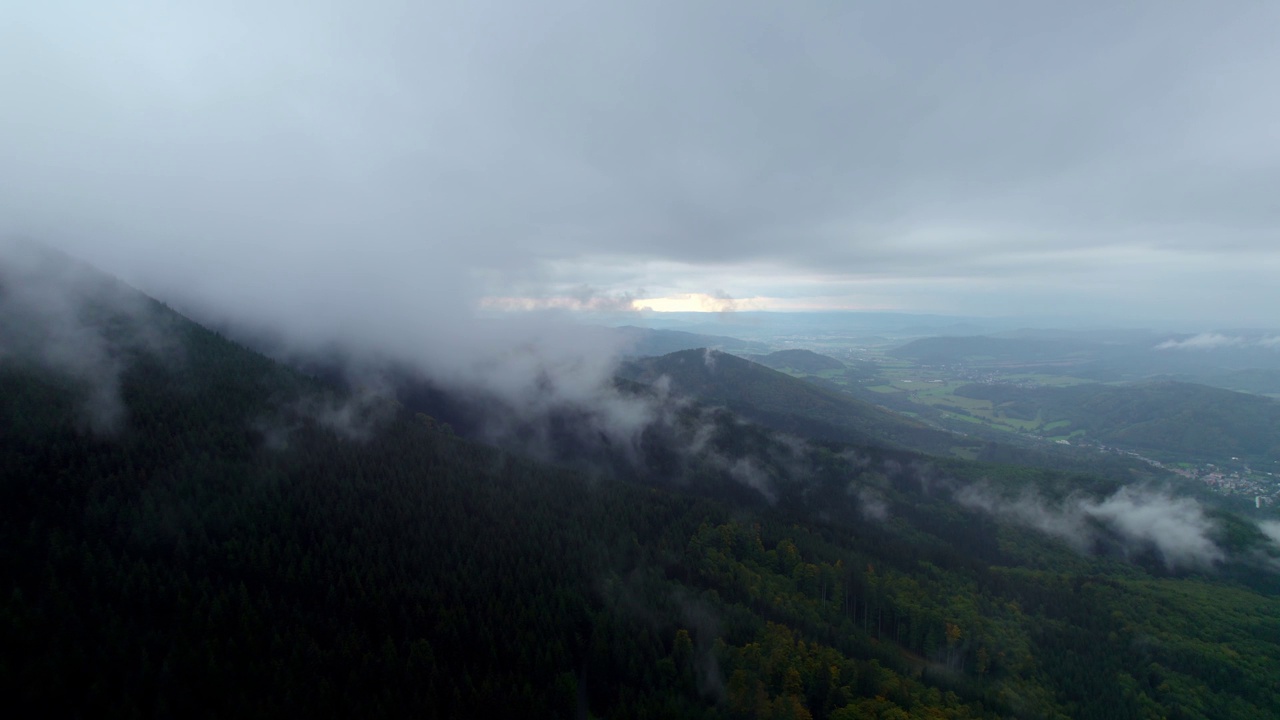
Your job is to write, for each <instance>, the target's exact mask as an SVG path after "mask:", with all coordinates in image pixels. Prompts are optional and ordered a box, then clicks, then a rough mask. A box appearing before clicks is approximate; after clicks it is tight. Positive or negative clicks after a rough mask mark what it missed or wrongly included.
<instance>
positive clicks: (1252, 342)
mask: <svg viewBox="0 0 1280 720" xmlns="http://www.w3.org/2000/svg"><path fill="white" fill-rule="evenodd" d="M1233 347H1236V348H1247V347H1260V348H1269V349H1273V350H1280V335H1264V336H1246V335H1223V334H1221V333H1200V334H1199V335H1192V336H1191V337H1188V338H1182V339H1178V338H1170V339H1169V340H1165V341H1164V342H1162V343H1160V344H1159V345H1156V349H1157V350H1217V349H1220V348H1233Z"/></svg>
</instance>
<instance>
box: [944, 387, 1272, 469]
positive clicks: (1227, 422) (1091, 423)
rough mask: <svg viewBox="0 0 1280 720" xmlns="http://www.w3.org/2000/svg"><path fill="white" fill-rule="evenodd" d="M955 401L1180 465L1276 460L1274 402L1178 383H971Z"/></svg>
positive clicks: (961, 389)
mask: <svg viewBox="0 0 1280 720" xmlns="http://www.w3.org/2000/svg"><path fill="white" fill-rule="evenodd" d="M955 392H956V394H957V395H959V396H962V397H968V398H975V399H980V400H989V401H991V402H992V403H993V404H994V406H995V407H996V408H998V409H999V410H1000V411H1001V412H1004V413H1006V414H1010V415H1012V416H1014V417H1019V418H1022V419H1027V420H1037V421H1038V422H1040V423H1041V425H1042V426H1052V427H1053V428H1054V430H1053V432H1054V433H1055V434H1059V435H1071V434H1079V435H1081V436H1083V437H1084V438H1087V439H1090V440H1094V441H1097V442H1101V443H1105V444H1108V445H1117V446H1121V447H1125V448H1129V449H1133V450H1140V451H1143V452H1148V453H1152V454H1157V455H1159V456H1161V457H1164V458H1171V459H1182V460H1208V461H1221V460H1226V459H1228V458H1230V457H1231V456H1237V457H1241V458H1245V459H1246V460H1257V461H1263V462H1266V463H1267V465H1268V466H1270V465H1271V464H1273V463H1275V462H1276V461H1280V402H1277V401H1276V400H1272V399H1270V398H1264V397H1258V396H1256V395H1248V394H1245V393H1239V392H1233V391H1230V390H1223V389H1221V388H1214V387H1208V386H1205V385H1197V384H1192V383H1184V382H1172V381H1162V382H1151V383H1142V384H1138V385H1125V386H1111V385H1100V384H1084V385H1073V386H1069V387H1038V388H1021V387H1017V386H1014V385H1008V384H999V383H992V384H974V385H966V386H964V387H961V388H958V389H957V390H956V391H955Z"/></svg>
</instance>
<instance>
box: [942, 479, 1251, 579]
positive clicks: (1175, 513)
mask: <svg viewBox="0 0 1280 720" xmlns="http://www.w3.org/2000/svg"><path fill="white" fill-rule="evenodd" d="M955 498H956V500H957V501H959V502H960V503H961V504H962V505H965V506H967V507H971V508H974V509H978V510H982V511H984V512H987V513H990V514H992V515H995V516H997V517H999V518H1003V519H1006V520H1010V521H1013V522H1016V523H1018V524H1020V525H1025V526H1028V527H1031V528H1034V529H1036V530H1039V531H1040V532H1043V533H1045V534H1047V535H1051V536H1053V537H1056V538H1058V539H1060V540H1064V541H1066V542H1067V543H1068V544H1069V545H1071V546H1072V547H1074V548H1075V549H1076V550H1078V551H1080V552H1088V551H1090V550H1092V549H1094V548H1095V547H1097V546H1098V544H1099V543H1101V542H1103V541H1104V540H1105V539H1107V537H1108V536H1113V537H1115V538H1118V539H1120V540H1121V541H1122V542H1123V544H1124V547H1125V550H1126V552H1131V551H1139V550H1142V549H1147V548H1151V549H1154V550H1155V551H1156V552H1157V553H1158V554H1159V555H1160V558H1161V559H1162V560H1163V562H1164V564H1165V566H1166V567H1167V568H1169V569H1171V570H1172V569H1175V568H1206V567H1212V566H1213V565H1214V564H1216V563H1218V562H1221V561H1222V560H1223V559H1224V558H1225V557H1226V555H1225V553H1224V552H1223V550H1222V549H1221V548H1220V547H1218V545H1217V543H1216V542H1214V540H1213V538H1212V535H1213V533H1214V531H1215V526H1214V523H1213V522H1212V521H1211V520H1210V519H1209V518H1208V517H1207V516H1206V515H1205V513H1204V508H1203V506H1201V505H1200V503H1198V502H1196V501H1195V500H1192V499H1190V498H1180V497H1174V496H1172V495H1169V494H1167V493H1164V492H1160V491H1152V490H1146V489H1131V488H1127V487H1125V488H1121V489H1120V490H1118V491H1116V492H1115V493H1114V494H1112V495H1110V496H1108V497H1106V498H1103V499H1101V500H1099V499H1096V498H1085V497H1078V496H1072V497H1068V498H1065V499H1064V500H1062V501H1059V502H1051V501H1048V500H1046V499H1045V498H1044V497H1042V496H1041V495H1039V494H1038V493H1037V492H1036V491H1034V490H1031V491H1027V492H1024V493H1022V494H1020V495H1018V496H1016V497H1007V496H1003V495H1000V494H998V493H996V492H995V491H994V490H992V489H991V488H990V487H989V486H987V485H984V484H977V485H970V486H967V487H964V488H961V489H959V490H957V491H956V492H955Z"/></svg>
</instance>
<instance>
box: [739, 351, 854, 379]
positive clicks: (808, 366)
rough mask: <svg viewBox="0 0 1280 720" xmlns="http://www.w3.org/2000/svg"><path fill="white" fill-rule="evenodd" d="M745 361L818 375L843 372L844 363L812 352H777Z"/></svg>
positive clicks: (748, 357) (751, 357) (752, 357)
mask: <svg viewBox="0 0 1280 720" xmlns="http://www.w3.org/2000/svg"><path fill="white" fill-rule="evenodd" d="M743 357H745V358H746V359H748V360H750V361H751V362H754V363H759V364H761V365H764V366H765V367H771V368H773V369H774V370H797V371H799V372H805V373H818V372H822V371H823V370H843V369H844V363H842V362H840V361H839V360H837V359H835V358H833V357H831V356H829V355H822V354H819V353H816V352H814V351H812V350H799V349H797V350H779V351H777V352H772V353H769V354H768V355H744V356H743Z"/></svg>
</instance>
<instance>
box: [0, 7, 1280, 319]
mask: <svg viewBox="0 0 1280 720" xmlns="http://www.w3.org/2000/svg"><path fill="white" fill-rule="evenodd" d="M4 12H5V14H6V17H5V18H4V22H3V23H0V27H2V28H4V29H3V30H0V48H3V49H0V66H3V67H4V68H6V70H5V72H4V73H3V75H0V90H3V91H4V96H5V97H6V103H5V107H4V108H3V109H2V110H0V137H2V138H4V139H3V140H0V143H3V149H4V156H5V158H6V162H5V169H4V170H2V171H0V217H3V218H5V222H6V223H7V224H8V226H9V227H8V228H7V229H11V230H15V231H22V232H27V233H30V234H34V235H36V236H39V237H43V238H46V239H49V240H51V241H53V242H55V243H59V244H65V245H66V246H67V247H69V248H71V249H73V250H74V251H76V252H80V253H81V254H84V255H85V256H87V257H89V258H90V259H92V260H94V261H96V262H100V263H101V264H104V265H106V266H107V267H108V268H110V269H112V270H114V271H117V272H120V273H122V274H123V275H124V276H125V277H127V278H128V279H131V280H135V281H137V282H139V283H141V284H142V285H143V286H144V287H145V288H147V289H149V290H152V291H154V292H160V293H163V294H166V295H169V294H173V295H182V296H183V297H184V299H186V300H187V301H189V302H192V303H197V302H198V303H206V304H213V305H217V306H218V307H219V308H225V309H227V310H229V311H231V312H235V313H240V314H244V313H250V314H253V315H255V316H258V317H264V319H266V320H269V321H271V322H275V323H278V324H288V325H296V324H300V325H302V327H301V328H300V330H301V331H303V332H317V333H319V332H328V331H332V330H334V329H335V326H336V327H337V329H343V328H345V327H346V326H348V325H351V324H358V323H362V322H367V321H368V317H367V316H368V315H369V314H370V311H369V308H383V307H385V306H386V305H388V304H393V303H394V304H399V305H402V306H409V307H414V308H416V310H417V311H418V312H420V313H426V311H427V309H428V308H430V310H431V312H432V313H436V312H445V313H452V312H455V311H460V312H466V311H468V310H469V309H470V308H471V307H472V306H473V305H474V302H475V300H476V299H477V297H478V296H480V295H488V294H505V292H504V291H506V290H509V289H510V288H512V287H519V288H522V289H523V290H526V291H529V292H534V293H539V292H541V293H547V292H551V293H553V294H562V293H563V292H564V291H565V290H571V289H572V288H578V287H582V286H583V285H584V284H591V285H596V284H597V283H599V280H598V279H597V278H601V277H610V276H613V277H618V278H619V279H620V280H621V281H622V282H625V283H629V285H627V286H624V287H612V286H611V287H606V288H601V290H602V291H604V292H607V293H616V292H627V291H634V290H636V289H637V288H639V287H673V288H674V289H675V290H683V291H685V292H709V291H711V290H713V289H715V288H717V287H722V288H723V289H724V290H726V291H728V292H729V293H732V294H733V295H734V296H746V297H750V296H756V295H761V294H773V295H777V294H781V293H783V292H790V293H795V292H802V290H798V289H797V287H798V286H803V284H804V279H805V278H806V277H808V278H812V276H814V275H815V274H822V275H824V276H827V277H828V278H829V279H830V280H831V281H832V282H833V283H834V285H833V286H828V289H832V288H834V290H835V292H837V293H841V294H850V293H855V294H856V293H858V292H860V291H863V290H865V288H863V285H862V284H861V283H862V282H863V281H866V280H868V279H887V280H891V281H894V282H895V283H900V285H898V287H899V288H901V289H900V290H898V291H896V292H892V293H888V294H886V293H884V292H880V293H878V294H877V295H876V297H878V298H883V300H884V302H888V303H891V304H892V303H896V304H897V305H898V306H912V305H913V304H914V305H921V304H925V305H931V306H934V307H937V306H942V307H949V308H961V309H963V310H978V311H987V310H991V311H997V312H998V311H1000V310H1001V309H1003V308H1007V307H1009V306H1010V303H1009V302H1008V295H1011V294H1023V295H1025V296H1027V297H1029V298H1032V299H1033V300H1036V299H1038V301H1039V302H1042V303H1046V304H1047V303H1050V302H1056V304H1057V306H1058V307H1059V308H1062V307H1063V306H1067V307H1068V309H1075V310H1078V311H1087V310H1091V311H1096V312H1101V311H1114V308H1115V307H1117V302H1116V301H1117V300H1129V301H1134V302H1133V304H1132V305H1127V306H1126V307H1129V308H1130V312H1133V313H1137V314H1144V313H1145V314H1148V315H1152V314H1160V313H1163V314H1164V316H1165V317H1174V316H1177V314H1178V313H1179V312H1180V311H1182V310H1186V309H1194V308H1192V303H1191V301H1190V300H1188V299H1187V298H1186V293H1184V292H1182V289H1183V288H1184V287H1185V284H1184V283H1183V282H1182V281H1183V280H1184V279H1186V278H1187V277H1188V276H1189V277H1192V278H1195V279H1196V280H1197V281H1198V283H1199V284H1200V286H1201V287H1202V288H1204V289H1205V290H1206V291H1207V292H1205V293H1204V294H1203V295H1201V296H1198V297H1196V298H1195V302H1196V303H1199V304H1201V305H1204V304H1206V298H1213V297H1215V296H1216V297H1219V298H1220V299H1217V300H1208V301H1207V305H1208V307H1207V309H1203V310H1199V311H1198V312H1199V313H1200V314H1201V315H1203V316H1204V317H1216V318H1222V317H1225V316H1227V315H1228V314H1229V313H1231V312H1232V311H1233V310H1235V311H1237V314H1238V312H1240V311H1241V307H1242V306H1244V307H1269V306H1274V304H1275V301H1276V300H1277V299H1280V298H1278V297H1277V294H1276V293H1277V292H1280V291H1277V290H1275V289H1274V283H1272V282H1269V279H1270V278H1271V277H1273V273H1274V271H1275V270H1276V269H1277V267H1278V266H1280V258H1278V257H1277V250H1276V247H1277V243H1276V242H1275V229H1276V227H1277V225H1276V221H1277V220H1278V219H1280V217H1278V216H1277V210H1276V205H1275V203H1274V202H1273V200H1272V198H1271V194H1272V193H1271V192H1270V188H1272V187H1275V186H1276V185H1277V184H1278V183H1277V181H1280V176H1278V173H1280V162H1278V161H1280V141H1277V139H1276V137H1275V135H1274V132H1273V131H1272V125H1273V123H1271V122H1270V118H1273V117H1275V115H1276V111H1277V109H1278V108H1277V102H1278V101H1277V100H1276V99H1275V98H1274V93H1267V92H1265V90H1264V89H1265V88H1267V87H1269V85H1270V76H1269V68H1271V67H1274V66H1275V63H1276V61H1277V60H1280V57H1278V53H1280V50H1277V49H1276V48H1275V44H1274V43H1273V42H1271V39H1272V38H1273V37H1274V33H1275V30H1276V28H1277V26H1278V25H1280V10H1277V9H1276V8H1275V7H1274V6H1272V5H1269V4H1256V3H1255V4H1250V5H1247V6H1246V5H1239V6H1232V7H1230V8H1222V7H1210V6H1207V5H1206V6H1196V5H1194V4H1178V5H1176V6H1170V5H1169V4H1167V3H1157V2H1147V3H1141V2H1140V3H1130V4H1125V5H1123V6H1108V7H1098V8H1091V9H1089V10H1087V11H1086V10H1081V9H1080V8H1077V7H1074V6H1062V7H1059V8H1054V7H1044V6H1030V5H1010V4H1008V3H995V2H979V3H966V4H965V5H964V6H963V7H962V6H952V5H948V4H942V5H940V4H937V3H919V2H906V3H892V4H885V5H876V4H838V5H832V6H827V7H815V6H790V5H786V6H781V5H777V4H774V3H762V2H748V3H736V2H735V3H728V2H713V3H698V4H688V3H675V2H655V3H625V4H618V3H609V4H603V5H602V4H598V3H585V2H575V1H573V0H556V1H555V2H551V3H540V4H538V5H536V6H512V5H510V4H506V3H503V4H499V3H493V2H478V3H467V4H464V5H448V4H436V3H408V2H398V1H395V0H375V2H370V3H361V4H350V3H337V2H323V1H322V2H316V3H305V4H304V3H295V2H287V1H284V0H281V1H277V2H265V3H247V2H228V3H219V4H216V5H208V6H204V7H202V8H193V7H188V6H177V5H173V6H165V5H155V4H144V3H128V2H126V3H120V4H113V5H112V6H110V7H106V6H101V5H98V4H93V3H77V2H61V3H60V2H47V3H27V4H16V5H15V6H14V7H11V8H7V9H6V10H5V11H4ZM1224 253H1225V254H1231V255H1234V256H1236V257H1238V258H1241V259H1243V261H1234V260H1233V261H1231V262H1229V263H1228V262H1221V263H1219V262H1211V263H1209V264H1208V266H1206V264H1205V263H1204V262H1202V260H1203V256H1204V255H1205V254H1214V255H1219V256H1220V255H1222V254H1224ZM566 262H568V263H571V264H573V265H575V266H576V269H574V270H572V271H567V270H566V267H567V266H566V265H565V263H566ZM652 263H667V264H668V266H667V267H666V268H665V269H664V270H658V269H655V268H653V267H650V264H652ZM748 263H754V264H758V265H761V266H764V267H766V268H772V269H773V271H774V273H775V274H778V273H781V274H783V275H789V276H790V277H791V280H790V281H789V282H790V285H789V286H788V287H787V288H783V287H780V286H778V285H777V284H776V283H775V284H774V285H772V286H770V287H769V288H768V289H769V290H770V292H761V291H760V289H759V287H749V286H748V284H747V283H746V282H744V281H743V280H737V281H735V284H734V285H731V286H730V285H721V284H718V283H717V284H703V282H705V281H703V280H701V278H702V277H703V276H704V275H705V273H704V272H701V271H702V270H705V269H706V268H707V267H708V266H718V267H721V268H725V269H726V270H727V272H726V274H727V275H728V276H730V278H731V279H732V277H733V275H734V273H733V268H734V267H738V266H741V265H743V264H748ZM1013 278H1019V279H1025V278H1032V279H1033V281H1031V282H1027V283H1025V284H1018V283H1011V284H1009V285H1007V286H1006V291H1005V295H1006V296H1005V297H1004V298H1003V302H993V301H991V300H989V299H987V298H984V297H983V295H982V294H981V293H980V292H978V289H977V288H976V287H975V286H973V284H972V283H977V282H984V283H985V282H990V280H992V279H1013ZM966 280H967V281H970V282H965V281H966ZM1082 280H1083V281H1086V282H1085V287H1084V289H1083V292H1081V291H1080V290H1079V289H1076V290H1073V289H1072V287H1073V286H1078V285H1080V282H1081V281H1082ZM655 281H656V283H655ZM943 281H945V282H946V283H950V284H949V285H948V286H947V287H945V288H943V286H942V285H940V284H939V283H940V282H943ZM1045 281H1048V282H1047V283H1046V282H1045ZM930 288H932V291H933V295H930ZM939 288H943V289H942V290H941V291H939ZM1214 290H1221V291H1223V292H1222V293H1215V292H1213V291H1214ZM1144 298H1155V299H1157V300H1158V302H1155V301H1148V300H1145V299H1144ZM1014 305H1017V303H1014ZM1257 315H1258V316H1261V315H1262V314H1261V313H1257ZM300 317H305V321H302V322H300Z"/></svg>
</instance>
